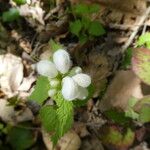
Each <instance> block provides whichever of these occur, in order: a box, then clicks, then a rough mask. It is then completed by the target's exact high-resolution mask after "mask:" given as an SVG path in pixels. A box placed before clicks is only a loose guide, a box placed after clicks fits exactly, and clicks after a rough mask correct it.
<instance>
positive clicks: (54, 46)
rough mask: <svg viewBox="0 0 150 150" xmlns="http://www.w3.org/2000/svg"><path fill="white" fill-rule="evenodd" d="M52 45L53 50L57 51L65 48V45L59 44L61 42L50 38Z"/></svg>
mask: <svg viewBox="0 0 150 150" xmlns="http://www.w3.org/2000/svg"><path fill="white" fill-rule="evenodd" d="M49 44H50V46H51V49H52V51H53V52H55V51H57V50H58V49H64V47H63V46H62V45H61V44H59V43H56V42H55V41H54V40H52V39H51V40H50V42H49Z"/></svg>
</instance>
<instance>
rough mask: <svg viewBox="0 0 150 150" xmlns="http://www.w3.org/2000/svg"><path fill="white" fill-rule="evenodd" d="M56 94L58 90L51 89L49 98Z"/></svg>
mask: <svg viewBox="0 0 150 150" xmlns="http://www.w3.org/2000/svg"><path fill="white" fill-rule="evenodd" d="M56 93H57V91H56V89H50V90H49V91H48V95H49V97H52V96H54V95H55V94H56Z"/></svg>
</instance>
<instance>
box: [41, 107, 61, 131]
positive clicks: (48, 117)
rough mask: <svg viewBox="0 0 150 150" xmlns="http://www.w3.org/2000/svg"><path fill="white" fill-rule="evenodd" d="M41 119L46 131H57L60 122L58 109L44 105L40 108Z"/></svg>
mask: <svg viewBox="0 0 150 150" xmlns="http://www.w3.org/2000/svg"><path fill="white" fill-rule="evenodd" d="M40 119H41V122H42V125H43V127H44V128H45V130H46V131H48V132H51V131H53V132H54V131H55V127H56V124H57V122H58V118H57V114H56V109H55V108H54V107H52V106H43V107H42V108H41V110H40Z"/></svg>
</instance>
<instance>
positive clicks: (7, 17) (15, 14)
mask: <svg viewBox="0 0 150 150" xmlns="http://www.w3.org/2000/svg"><path fill="white" fill-rule="evenodd" d="M19 16H20V14H19V11H18V9H16V8H10V9H9V10H8V11H6V12H3V14H2V20H3V21H4V22H12V21H14V20H17V19H18V18H19Z"/></svg>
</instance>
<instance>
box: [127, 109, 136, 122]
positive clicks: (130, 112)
mask: <svg viewBox="0 0 150 150" xmlns="http://www.w3.org/2000/svg"><path fill="white" fill-rule="evenodd" d="M125 116H126V117H130V118H132V119H137V120H138V119H139V114H138V113H136V112H135V111H134V110H133V109H132V108H128V109H127V110H126V111H125Z"/></svg>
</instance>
